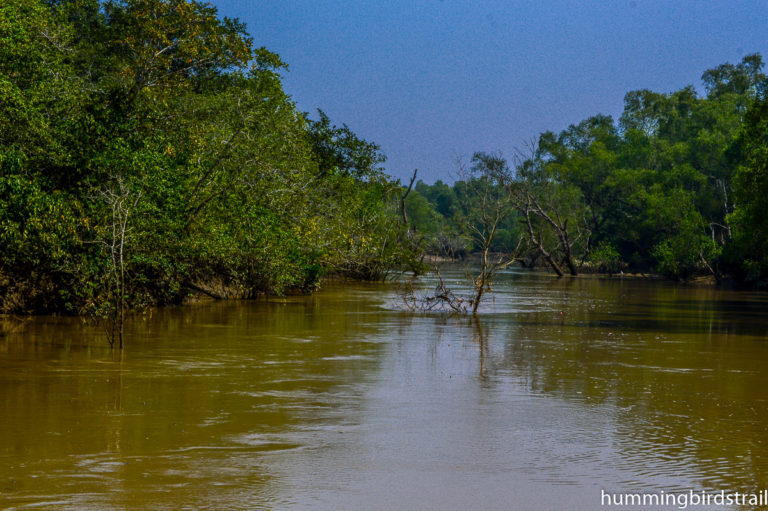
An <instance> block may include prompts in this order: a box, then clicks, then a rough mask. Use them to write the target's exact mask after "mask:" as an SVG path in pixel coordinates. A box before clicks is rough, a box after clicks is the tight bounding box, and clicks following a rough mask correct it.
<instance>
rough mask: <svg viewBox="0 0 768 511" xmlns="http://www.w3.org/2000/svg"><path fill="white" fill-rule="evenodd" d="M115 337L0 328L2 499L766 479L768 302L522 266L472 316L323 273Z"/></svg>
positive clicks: (496, 492)
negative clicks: (311, 287)
mask: <svg viewBox="0 0 768 511" xmlns="http://www.w3.org/2000/svg"><path fill="white" fill-rule="evenodd" d="M447 276H448V282H449V284H450V285H451V286H453V287H454V288H455V289H457V290H458V291H462V290H463V288H464V286H465V284H463V283H462V282H465V281H464V280H463V278H462V274H461V271H453V272H452V273H451V272H448V275H447ZM433 285H434V282H432V281H430V279H429V278H428V279H427V280H426V281H425V286H427V288H429V287H431V286H433ZM126 344H127V347H126V349H125V351H124V353H123V354H122V356H120V355H119V354H117V353H115V352H112V351H110V349H109V348H108V346H107V344H106V341H105V339H104V337H103V335H102V334H101V332H100V331H99V329H98V328H95V327H92V326H87V325H83V324H82V322H81V321H80V320H78V319H76V318H56V317H38V318H34V319H20V318H13V317H5V318H2V319H0V508H4V509H67V510H68V509H73V510H74V509H76V510H81V509H84V510H96V509H169V510H170V509H173V510H176V509H222V510H227V509H233V510H234V509H238V510H239V509H280V510H283V509H287V510H292V509H320V510H339V509H350V510H355V509H365V510H378V509H381V510H384V509H392V510H409V509H414V510H430V509H434V510H465V509H478V510H484V509H491V510H495V509H499V510H501V509H504V510H509V509H531V510H536V509H576V510H581V509H585V510H587V509H608V507H605V506H602V507H601V495H602V492H630V491H637V492H659V491H664V492H669V493H674V492H686V491H689V490H694V491H704V490H710V491H719V490H726V491H755V490H760V489H765V488H768V295H766V294H761V293H752V292H736V291H724V290H718V289H713V288H705V287H685V286H676V285H673V284H670V283H665V282H648V281H639V280H607V279H598V278H577V279H561V280H557V279H553V278H552V277H550V276H549V275H545V274H532V273H527V272H523V271H516V270H515V271H510V272H508V273H505V274H503V275H502V276H501V277H500V278H499V280H498V282H497V285H496V286H495V293H494V294H493V295H490V296H489V299H488V300H487V302H486V303H485V304H484V306H483V307H482V308H481V314H480V316H479V319H478V320H477V321H473V320H470V319H468V318H461V317H450V316H446V315H444V314H413V313H409V312H406V311H403V310H402V307H401V306H400V302H399V299H398V298H397V294H396V292H395V289H394V287H393V286H392V285H382V284H332V285H329V286H327V287H326V288H325V289H324V290H322V291H320V292H318V293H316V294H314V295H312V296H307V297H290V298H286V299H280V300H278V299H275V300H268V301H267V300H262V301H252V302H211V303H205V304H198V305H192V306H186V307H177V308H166V309H160V310H152V311H148V312H147V313H145V314H141V315H137V316H133V317H131V318H130V319H129V323H128V324H127V326H126ZM614 507H615V506H614ZM734 508H736V507H734ZM670 509H672V508H670ZM697 509H704V508H703V507H699V508H697ZM717 509H723V508H717Z"/></svg>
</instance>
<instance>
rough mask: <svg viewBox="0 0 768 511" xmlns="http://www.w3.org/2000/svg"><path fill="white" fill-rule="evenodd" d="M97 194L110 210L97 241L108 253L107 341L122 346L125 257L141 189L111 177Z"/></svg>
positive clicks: (123, 180) (116, 177)
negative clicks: (102, 234)
mask: <svg viewBox="0 0 768 511" xmlns="http://www.w3.org/2000/svg"><path fill="white" fill-rule="evenodd" d="M98 195H99V196H100V198H101V199H102V200H103V201H104V203H105V204H106V205H107V207H108V208H109V209H110V211H111V224H109V225H108V226H107V228H106V230H105V236H104V238H103V239H101V240H100V244H101V245H102V248H103V249H104V250H105V251H106V252H107V257H108V262H109V277H108V282H109V299H108V302H109V303H108V306H109V312H108V315H107V318H106V319H107V323H106V325H105V327H106V331H107V339H108V341H109V345H110V346H112V347H114V346H115V344H117V345H118V347H119V348H120V349H123V346H124V344H125V343H124V325H125V308H126V305H125V294H126V287H125V277H126V275H125V258H126V249H127V246H128V243H129V241H130V232H131V228H130V226H129V221H130V218H131V214H132V213H133V211H134V210H135V209H136V206H137V205H138V204H139V201H140V200H141V190H137V191H134V190H132V189H131V187H130V185H129V184H128V183H127V182H126V181H125V179H124V178H123V177H122V176H119V175H118V176H113V177H112V182H111V183H110V184H109V185H107V186H105V187H103V188H101V189H100V190H99V191H98Z"/></svg>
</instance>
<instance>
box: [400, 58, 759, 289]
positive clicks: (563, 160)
mask: <svg viewBox="0 0 768 511" xmlns="http://www.w3.org/2000/svg"><path fill="white" fill-rule="evenodd" d="M762 69H763V61H762V58H761V57H760V55H749V56H747V57H745V58H744V59H743V60H742V61H741V62H740V63H738V64H736V65H733V64H723V65H721V66H718V67H716V68H714V69H711V70H708V71H706V72H705V73H704V74H703V75H702V81H703V83H704V87H705V94H704V95H699V94H697V92H696V90H695V89H694V87H692V86H689V87H685V88H683V89H681V90H679V91H676V92H672V93H668V94H664V93H657V92H652V91H650V90H638V91H633V92H630V93H628V94H627V95H626V97H625V107H624V111H623V113H622V115H621V117H620V118H619V120H618V122H615V121H614V120H613V119H612V118H611V117H609V116H604V115H596V116H594V117H590V118H588V119H586V120H584V121H582V122H580V123H579V124H576V125H572V126H570V127H569V128H568V129H566V130H564V131H562V132H560V133H552V132H546V133H543V134H541V136H540V137H539V138H538V139H537V140H535V141H534V142H532V143H531V144H529V146H528V147H526V148H524V149H523V150H522V151H518V152H517V153H516V154H514V155H513V158H512V159H511V161H508V160H507V159H505V158H504V157H503V156H502V155H501V154H488V153H476V154H475V155H474V156H473V157H472V158H471V160H470V161H469V162H466V161H465V162H461V161H460V162H458V163H457V172H456V177H457V178H458V180H457V181H456V182H455V183H454V184H453V185H448V184H445V183H443V182H440V181H438V182H437V183H435V184H434V185H426V184H424V183H423V182H418V183H417V184H416V186H415V187H414V191H413V193H412V194H411V195H410V196H409V198H408V201H409V202H408V207H407V213H408V216H409V218H410V219H411V221H412V223H413V226H414V229H415V230H416V231H417V232H419V233H420V236H421V237H422V238H423V239H424V242H425V243H426V246H427V247H428V249H429V251H431V252H433V253H436V254H442V255H446V256H462V255H464V254H466V253H468V252H473V251H478V250H481V249H482V248H483V246H484V245H489V247H490V250H491V251H496V252H506V253H509V252H510V251H513V250H517V251H516V257H517V259H518V261H519V262H521V263H522V264H524V265H527V266H534V265H541V266H548V267H551V268H552V270H553V271H555V272H557V273H561V274H562V273H572V274H576V273H579V272H581V271H587V270H588V271H602V272H619V271H643V272H659V273H662V274H664V275H667V276H669V277H672V278H675V279H685V278H690V277H693V276H697V275H702V274H709V275H714V276H715V277H716V278H718V279H719V278H721V277H724V276H730V277H733V278H735V279H737V280H739V281H741V282H744V283H748V284H750V285H755V286H762V287H765V286H767V285H768V101H767V100H766V92H768V79H767V78H766V75H765V74H764V73H763V71H762ZM503 205H504V206H505V207H507V208H508V209H510V210H511V211H512V213H511V214H509V215H501V216H499V214H498V213H499V212H500V211H502V210H501V209H498V207H499V206H503ZM494 208H496V209H494ZM494 215H495V216H494ZM489 236H490V238H491V239H490V243H488V237H489Z"/></svg>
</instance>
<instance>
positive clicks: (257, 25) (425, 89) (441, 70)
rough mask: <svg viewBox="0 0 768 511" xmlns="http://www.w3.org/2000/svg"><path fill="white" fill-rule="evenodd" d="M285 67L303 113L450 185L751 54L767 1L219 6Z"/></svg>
mask: <svg viewBox="0 0 768 511" xmlns="http://www.w3.org/2000/svg"><path fill="white" fill-rule="evenodd" d="M211 1H212V3H214V5H216V6H217V7H218V9H219V13H220V14H221V15H223V16H229V17H237V18H239V19H240V20H241V21H244V22H245V23H246V24H247V27H248V31H249V33H250V34H251V35H252V36H253V38H254V43H255V45H256V46H265V47H266V48H268V49H269V50H271V51H274V52H276V53H278V54H279V55H280V56H281V57H282V59H283V60H284V61H285V62H286V63H287V64H288V65H289V70H288V71H287V72H285V73H284V74H283V78H284V79H283V84H284V88H285V90H286V92H287V93H288V94H290V95H291V97H292V98H293V100H294V101H295V103H296V105H297V107H298V108H299V109H300V110H302V111H305V112H310V114H312V115H311V117H313V118H317V116H316V115H315V112H316V111H317V109H318V108H320V109H322V110H323V111H324V112H325V113H326V114H328V116H329V117H330V118H331V120H332V121H333V122H334V123H335V124H337V125H341V124H347V125H348V126H349V127H350V129H351V130H352V131H353V132H355V133H356V134H357V135H358V136H359V137H361V138H364V139H366V140H368V141H371V142H375V143H377V144H379V145H380V146H381V148H382V152H383V153H384V154H385V155H386V156H387V162H386V164H385V167H386V171H387V172H388V173H389V174H390V175H392V176H394V177H396V178H400V179H401V180H402V181H407V179H408V177H409V176H410V175H411V173H412V172H413V169H414V168H418V169H419V178H421V179H423V180H424V181H425V182H427V183H433V182H434V181H436V180H438V179H441V180H443V181H448V182H450V181H452V180H453V179H452V176H453V175H454V174H455V170H456V168H455V159H456V156H460V157H469V156H471V155H472V153H474V152H476V151H500V152H501V153H502V154H506V155H512V154H513V153H514V151H515V149H516V148H521V147H523V146H524V144H525V143H526V142H527V141H530V140H531V139H532V138H533V137H536V136H538V135H539V134H540V133H541V132H543V131H554V132H559V131H561V130H563V129H566V128H567V127H568V126H569V125H571V124H575V123H578V122H580V121H581V120H583V119H585V118H587V117H589V116H592V115H595V114H598V113H601V114H605V115H612V116H613V117H614V118H615V119H618V117H619V116H620V115H621V111H622V108H623V99H624V95H625V94H626V93H627V92H628V91H631V90H637V89H651V90H653V91H657V92H672V91H674V90H678V89H680V88H683V87H685V86H687V85H694V86H695V87H696V89H697V90H698V91H699V92H703V87H702V86H701V82H700V77H701V74H702V73H703V72H704V71H705V70H707V69H711V68H714V67H716V66H718V65H720V64H723V63H726V62H731V63H734V64H735V63H737V62H739V61H740V60H741V58H742V57H744V56H745V55H747V54H750V53H761V54H762V55H763V56H764V57H765V58H766V59H768V0H762V1H757V0H744V1H740V0H695V1H694V0H668V1H661V0H659V1H644V0H591V1H576V0H568V1H566V0H525V1H523V0H506V1H503V0H487V1H485V0H474V1H465V0H408V1H403V0H377V1H368V0H357V1H346V0H211Z"/></svg>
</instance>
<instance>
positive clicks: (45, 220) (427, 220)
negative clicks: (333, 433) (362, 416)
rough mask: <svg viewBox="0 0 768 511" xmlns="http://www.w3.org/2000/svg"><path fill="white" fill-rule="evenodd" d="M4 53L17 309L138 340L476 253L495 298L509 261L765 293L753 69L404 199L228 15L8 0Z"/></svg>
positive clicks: (7, 192) (764, 207)
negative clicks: (272, 299)
mask: <svg viewBox="0 0 768 511" xmlns="http://www.w3.org/2000/svg"><path fill="white" fill-rule="evenodd" d="M256 37H258V35H257V34H256ZM0 42H2V44H0V247H2V250H0V313H14V314H29V313H66V314H79V315H85V316H90V317H94V318H101V319H103V320H106V321H107V323H108V324H110V325H112V327H111V328H112V330H111V332H110V334H109V335H110V342H111V343H117V342H119V343H120V344H121V343H122V332H121V330H120V329H121V328H122V326H121V324H122V317H123V314H124V313H125V311H126V310H129V309H141V308H144V307H150V306H162V305H166V304H177V303H182V302H184V301H185V300H187V299H188V297H189V296H190V295H197V296H207V297H209V298H212V299H222V298H235V297H236V298H253V297H256V296H261V295H265V294H266V295H283V294H291V293H297V292H309V291H311V290H313V289H316V288H317V287H318V286H319V285H320V283H321V281H322V279H324V278H329V277H338V278H351V279H358V280H374V281H375V280H384V279H386V278H387V277H388V276H390V275H393V274H394V273H395V272H402V271H408V272H412V273H414V274H418V273H422V272H424V271H428V270H429V266H430V264H435V263H439V262H440V261H443V260H451V261H452V260H455V259H457V258H459V259H462V258H465V257H467V256H472V257H479V258H480V259H479V260H480V261H481V263H482V264H481V266H482V268H483V270H482V273H481V276H480V277H478V278H479V279H480V280H479V281H478V282H480V284H478V285H479V288H478V291H479V294H478V296H477V301H478V302H479V300H480V298H481V297H482V294H483V292H484V291H483V290H484V289H486V287H487V288H490V280H491V279H492V278H493V274H494V273H495V272H496V271H498V270H500V269H503V268H506V267H508V266H510V265H512V264H515V265H521V266H524V267H527V268H548V269H549V271H552V272H553V274H556V275H560V276H563V275H565V276H566V277H567V276H569V275H570V276H575V275H578V274H583V273H590V272H595V273H599V274H610V275H621V274H623V275H624V276H625V277H630V276H631V275H636V274H640V275H652V274H654V275H662V276H663V277H664V278H670V279H674V280H679V281H695V280H697V279H698V280H701V279H707V280H710V281H714V282H722V281H724V280H726V279H728V280H730V281H732V282H735V283H737V284H738V285H742V286H746V287H751V288H764V287H766V286H768V215H765V214H764V213H765V211H768V100H767V99H766V93H767V92H768V79H767V78H766V75H765V74H764V73H763V61H762V57H761V56H760V55H757V54H754V55H748V56H746V57H744V58H743V60H742V61H741V62H740V63H738V64H722V65H720V66H718V67H716V68H713V69H710V70H707V71H705V72H704V74H703V76H702V81H703V83H704V87H705V93H704V94H703V95H700V94H699V93H697V92H696V90H695V89H694V88H693V87H692V86H688V87H685V88H683V89H681V90H679V91H674V92H670V93H658V92H652V91H649V90H638V91H631V92H629V93H627V95H626V97H625V109H624V112H623V113H622V115H621V117H620V118H619V119H618V121H614V119H612V118H611V117H609V116H605V115H595V116H593V117H590V118H588V119H586V120H584V121H583V122H581V123H579V124H576V125H572V126H570V127H568V128H567V129H566V130H564V131H562V132H560V133H554V132H545V133H542V134H541V135H540V136H539V137H536V138H535V139H532V140H531V142H530V143H529V144H527V145H526V147H525V148H524V149H523V150H520V151H517V152H516V153H515V154H514V155H513V156H512V158H511V159H510V160H508V159H507V158H506V157H504V156H503V155H502V154H501V153H482V152H478V153H475V154H474V155H473V156H472V157H471V158H469V159H466V160H461V159H460V160H457V162H456V164H455V167H454V168H452V169H446V174H448V173H450V174H451V175H452V176H453V178H454V179H453V182H452V184H447V183H444V182H442V181H437V182H436V183H434V184H431V185H430V184H426V183H424V182H422V181H416V176H417V175H416V172H414V175H413V179H412V180H411V182H410V183H409V184H408V186H407V187H406V186H404V185H403V184H401V183H400V181H399V180H396V179H393V178H392V177H390V176H389V175H387V174H386V171H385V167H384V163H385V156H384V155H383V154H382V152H381V150H380V147H379V146H378V145H377V144H375V143H374V142H370V141H366V140H364V139H361V138H360V137H358V136H357V135H355V133H353V132H352V131H351V130H350V128H349V127H348V126H347V125H345V124H342V125H341V126H338V125H336V124H335V123H334V122H333V121H331V119H330V118H329V117H328V116H327V115H325V113H323V112H322V111H321V110H318V112H317V114H316V115H315V116H314V117H315V118H316V120H314V119H313V118H312V117H311V116H310V115H309V114H307V113H305V112H300V111H299V110H297V108H296V105H295V103H294V102H293V101H292V99H291V98H290V97H289V96H288V95H287V94H286V93H285V91H284V90H283V84H282V75H281V73H285V72H286V71H287V65H286V63H284V62H283V61H282V60H281V59H280V56H279V55H277V54H275V53H274V52H271V51H269V50H268V49H266V48H263V47H259V46H258V44H257V43H256V42H255V40H254V37H252V36H251V35H250V34H249V33H248V32H247V31H246V27H245V25H244V24H242V23H241V22H240V21H238V20H236V19H229V18H222V17H220V16H219V14H218V12H217V10H216V8H215V7H214V6H213V5H212V4H208V3H202V2H196V1H189V0H106V1H102V0H46V1H43V0H9V1H8V2H4V3H3V4H2V6H0ZM478 254H479V256H478ZM494 254H504V260H503V261H501V260H499V261H498V262H495V259H493V257H494ZM475 306H476V304H475Z"/></svg>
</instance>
